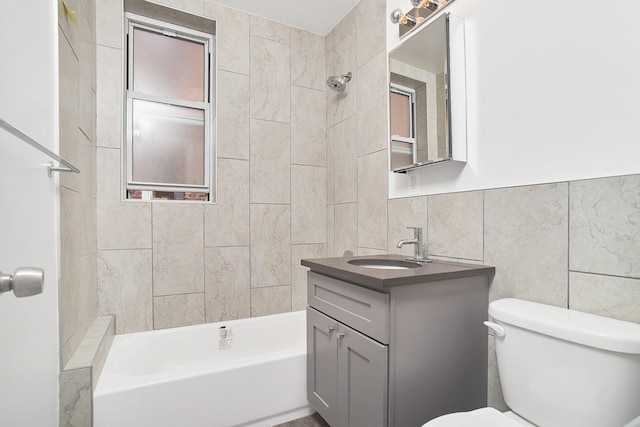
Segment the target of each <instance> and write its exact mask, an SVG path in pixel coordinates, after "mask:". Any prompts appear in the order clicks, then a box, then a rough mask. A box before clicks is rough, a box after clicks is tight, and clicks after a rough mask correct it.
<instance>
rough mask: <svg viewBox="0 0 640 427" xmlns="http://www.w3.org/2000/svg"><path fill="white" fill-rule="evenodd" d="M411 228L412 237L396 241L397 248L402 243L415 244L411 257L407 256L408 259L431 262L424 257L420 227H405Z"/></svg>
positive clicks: (402, 244) (401, 245)
mask: <svg viewBox="0 0 640 427" xmlns="http://www.w3.org/2000/svg"><path fill="white" fill-rule="evenodd" d="M407 228H408V229H413V239H404V240H400V241H399V242H398V246H397V247H398V248H401V247H403V246H404V245H415V252H414V255H413V258H407V259H408V260H410V261H417V262H431V260H428V259H426V258H425V257H424V242H423V240H422V227H407Z"/></svg>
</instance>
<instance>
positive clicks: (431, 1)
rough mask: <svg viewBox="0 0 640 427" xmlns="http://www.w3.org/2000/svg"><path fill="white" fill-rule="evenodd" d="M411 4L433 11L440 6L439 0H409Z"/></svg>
mask: <svg viewBox="0 0 640 427" xmlns="http://www.w3.org/2000/svg"><path fill="white" fill-rule="evenodd" d="M411 4H412V5H413V7H417V8H424V9H429V10H432V11H435V10H437V9H438V8H439V7H440V0H411Z"/></svg>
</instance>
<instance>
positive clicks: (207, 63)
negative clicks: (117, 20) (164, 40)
mask: <svg viewBox="0 0 640 427" xmlns="http://www.w3.org/2000/svg"><path fill="white" fill-rule="evenodd" d="M135 28H139V29H142V30H145V31H151V32H155V33H158V34H162V35H165V36H169V37H176V38H179V39H182V40H187V41H191V42H196V43H201V44H202V45H203V46H204V49H203V55H204V58H203V59H204V69H203V77H204V95H205V96H204V98H205V99H204V100H203V101H202V102H198V101H189V100H185V99H177V98H170V97H164V96H158V95H150V94H146V93H142V92H136V91H134V90H132V89H133V57H134V51H133V50H134V49H133V37H131V35H132V34H133V30H134V29H135ZM214 43H215V38H214V35H212V34H208V33H205V32H202V31H197V30H194V29H191V28H187V27H183V26H180V25H175V24H171V23H169V22H166V21H161V20H158V19H153V18H149V17H146V16H142V15H137V14H134V13H130V12H125V40H124V45H125V46H124V48H125V58H124V59H125V60H124V76H125V82H124V98H125V99H124V114H123V116H124V117H123V119H124V121H125V126H123V131H124V144H123V145H124V147H123V163H124V165H125V167H124V168H123V169H124V174H123V175H124V180H125V183H124V184H125V185H124V186H123V191H124V199H125V200H137V199H132V198H130V197H129V194H128V193H129V191H130V190H134V191H135V190H141V191H143V192H144V191H150V192H152V193H151V194H153V192H181V193H205V194H207V200H208V201H213V200H215V196H214V194H213V192H214V185H213V176H214V175H215V173H214V153H215V141H214V135H215V132H214V129H213V126H214V115H215V99H214V90H213V87H214V85H215V79H214V77H213V70H212V66H213V50H214V47H215V44H214ZM134 100H141V101H146V102H154V103H159V104H165V105H171V106H177V107H185V108H192V109H196V110H200V111H203V113H204V153H203V155H204V180H203V181H204V183H203V185H189V184H178V183H174V184H167V183H157V182H139V181H134V180H133V155H132V153H133V151H132V150H133V101H134ZM143 194H145V193H143ZM143 200H158V199H154V198H153V197H143Z"/></svg>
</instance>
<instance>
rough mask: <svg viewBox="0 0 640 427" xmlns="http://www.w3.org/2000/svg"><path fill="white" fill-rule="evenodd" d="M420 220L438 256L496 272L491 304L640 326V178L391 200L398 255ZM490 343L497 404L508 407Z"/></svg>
mask: <svg viewBox="0 0 640 427" xmlns="http://www.w3.org/2000/svg"><path fill="white" fill-rule="evenodd" d="M414 224H417V225H421V226H422V227H424V229H425V230H427V233H425V239H426V242H427V251H428V255H429V257H430V258H434V259H444V260H450V261H459V262H480V263H483V264H487V265H493V266H495V267H496V274H495V277H494V278H493V280H492V282H491V287H490V292H489V298H490V300H491V301H493V300H496V299H500V298H508V297H514V298H522V299H526V300H530V301H537V302H541V303H545V304H551V305H556V306H560V307H568V308H572V309H576V310H580V311H584V312H588V313H594V314H598V315H602V316H607V317H612V318H616V319H621V320H626V321H630V322H636V323H640V308H639V307H640V305H639V304H638V302H640V272H639V271H638V270H639V269H638V266H639V265H640V255H639V254H640V252H639V251H638V250H637V242H638V239H639V238H640V235H639V227H638V224H640V175H630V176H620V177H611V178H600V179H590V180H582V181H571V182H560V183H553V184H542V185H531V186H523V187H515V188H500V189H490V190H483V191H472V192H463V193H452V194H439V195H432V196H421V197H410V198H404V199H395V200H389V201H388V229H387V233H388V240H389V241H388V245H389V248H388V251H389V253H392V252H398V250H397V249H396V248H395V243H397V241H398V240H400V239H402V238H407V237H410V233H411V230H404V227H405V226H406V225H414ZM410 250H411V249H410ZM488 339H489V366H488V371H489V390H488V392H489V393H488V396H489V405H491V406H494V407H496V408H498V409H501V410H506V409H507V407H506V405H505V404H504V401H503V398H502V393H501V389H500V382H499V378H498V372H497V366H496V361H495V349H494V343H493V336H492V335H489V336H488Z"/></svg>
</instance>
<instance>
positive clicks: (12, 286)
mask: <svg viewBox="0 0 640 427" xmlns="http://www.w3.org/2000/svg"><path fill="white" fill-rule="evenodd" d="M43 285H44V270H43V269H41V268H36V267H20V268H18V269H16V272H15V273H13V276H12V275H11V274H2V272H1V271H0V294H1V293H3V292H9V291H11V290H13V293H14V294H15V296H16V297H18V298H23V297H30V296H32V295H37V294H40V293H42V287H43Z"/></svg>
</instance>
